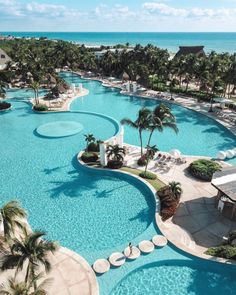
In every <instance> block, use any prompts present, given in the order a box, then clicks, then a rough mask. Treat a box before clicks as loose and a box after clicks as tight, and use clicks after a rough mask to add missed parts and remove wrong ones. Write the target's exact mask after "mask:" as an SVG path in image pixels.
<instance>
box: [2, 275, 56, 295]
mask: <svg viewBox="0 0 236 295" xmlns="http://www.w3.org/2000/svg"><path fill="white" fill-rule="evenodd" d="M42 277H43V275H42V273H40V274H38V275H37V276H35V278H30V280H29V282H27V283H25V282H19V281H16V278H9V279H8V281H7V284H3V285H2V286H1V287H0V295H46V294H47V292H46V289H45V288H46V286H48V285H49V284H50V283H51V281H52V280H51V279H46V280H43V281H42V282H41V283H40V284H39V285H38V286H37V289H36V290H35V291H33V292H32V288H33V286H34V284H35V282H37V281H39V280H41V279H42Z"/></svg>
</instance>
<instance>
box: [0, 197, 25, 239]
mask: <svg viewBox="0 0 236 295" xmlns="http://www.w3.org/2000/svg"><path fill="white" fill-rule="evenodd" d="M0 213H1V215H2V221H3V227H4V236H5V238H6V239H7V240H8V239H10V238H12V237H13V236H14V233H15V230H16V229H17V228H19V229H23V228H24V224H23V223H22V219H25V218H27V214H26V212H25V210H24V209H23V208H22V207H21V206H20V204H19V203H18V202H17V201H11V202H8V203H6V204H5V205H4V206H3V207H2V208H1V209H0Z"/></svg>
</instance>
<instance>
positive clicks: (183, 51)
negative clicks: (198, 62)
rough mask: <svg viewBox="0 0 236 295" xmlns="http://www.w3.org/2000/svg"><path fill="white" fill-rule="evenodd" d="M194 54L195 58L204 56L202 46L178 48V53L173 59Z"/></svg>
mask: <svg viewBox="0 0 236 295" xmlns="http://www.w3.org/2000/svg"><path fill="white" fill-rule="evenodd" d="M188 54H195V55H197V56H205V55H206V54H205V51H204V46H179V51H178V52H177V53H176V55H175V57H179V56H181V55H188Z"/></svg>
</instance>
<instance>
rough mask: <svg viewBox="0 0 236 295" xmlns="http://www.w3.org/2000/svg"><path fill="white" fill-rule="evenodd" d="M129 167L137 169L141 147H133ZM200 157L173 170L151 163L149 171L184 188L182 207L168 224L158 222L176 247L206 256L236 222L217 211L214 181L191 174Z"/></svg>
mask: <svg viewBox="0 0 236 295" xmlns="http://www.w3.org/2000/svg"><path fill="white" fill-rule="evenodd" d="M131 150H132V152H131V154H130V156H129V157H126V161H127V165H128V166H130V167H133V168H138V169H143V168H140V167H138V166H137V163H136V162H137V159H138V158H139V156H140V152H139V148H135V147H132V149H131ZM197 158H207V157H187V158H186V160H187V162H186V163H185V164H174V165H173V166H172V167H171V168H170V169H166V168H164V169H162V168H159V167H156V165H155V161H150V164H149V166H148V170H150V171H152V172H154V173H156V174H157V176H158V178H159V179H160V180H161V181H163V182H164V183H168V182H170V181H178V182H180V183H181V185H182V189H183V194H182V197H181V203H180V206H179V208H178V210H177V212H176V214H175V216H174V217H173V218H172V219H169V220H168V221H166V222H164V223H163V222H161V220H160V219H158V220H157V223H158V226H159V228H160V229H161V231H162V232H163V234H164V235H165V236H166V237H167V238H168V239H169V240H170V241H171V242H173V243H174V244H175V245H176V246H178V247H180V248H182V249H183V248H185V250H186V251H189V252H194V253H195V254H196V255H201V254H203V253H204V252H205V251H206V249H207V248H209V247H211V246H216V245H219V244H220V243H221V242H222V237H223V236H224V235H227V234H228V232H229V231H230V230H232V229H235V228H236V222H232V221H230V220H229V219H227V218H225V217H223V216H222V215H221V214H220V213H219V212H218V210H217V209H216V208H215V195H216V193H217V191H216V189H215V188H214V187H213V186H212V185H211V184H210V182H204V181H200V180H197V179H195V178H193V177H192V176H191V175H190V174H189V172H188V171H187V167H188V166H189V164H190V163H191V162H192V161H194V160H196V159H197Z"/></svg>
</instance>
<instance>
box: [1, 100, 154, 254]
mask: <svg viewBox="0 0 236 295" xmlns="http://www.w3.org/2000/svg"><path fill="white" fill-rule="evenodd" d="M19 96H21V94H19ZM11 102H12V104H13V109H12V111H10V112H8V113H4V114H3V113H2V114H0V126H1V137H0V143H1V144H0V158H1V169H0V187H1V192H0V195H1V200H0V203H1V204H0V205H2V204H3V203H4V202H6V201H8V200H11V199H18V200H20V201H21V203H22V205H23V206H24V207H25V208H26V209H27V211H28V212H29V220H30V224H31V225H32V226H33V228H34V229H45V230H47V232H48V235H49V237H50V238H51V239H55V240H59V241H60V243H61V244H62V245H63V246H66V247H68V248H71V249H73V250H75V251H78V252H80V253H82V252H84V253H85V252H92V253H95V252H96V251H100V250H104V249H110V248H112V247H114V246H118V245H120V244H122V243H127V242H128V241H129V240H132V239H133V238H135V237H136V236H138V235H140V234H141V233H142V232H143V231H145V230H146V228H147V227H148V226H149V225H150V224H151V222H152V220H153V217H154V212H155V208H154V202H153V198H152V195H151V193H150V191H149V190H148V189H147V188H146V186H144V185H143V184H141V183H140V182H139V181H137V180H135V179H133V178H131V177H130V176H125V175H121V174H119V175H114V174H113V173H105V172H104V173H103V172H100V173H98V172H96V171H90V170H87V169H85V168H84V169H82V168H81V167H80V166H79V164H78V163H77V160H76V155H77V152H78V151H80V150H81V149H82V148H84V146H85V141H84V134H87V133H89V132H91V133H93V134H94V135H95V136H96V137H97V138H101V139H104V140H105V139H107V138H109V137H111V136H113V135H114V134H115V133H116V132H117V125H116V124H115V122H113V121H111V120H110V119H105V118H104V117H100V116H96V115H89V114H84V113H78V112H65V113H51V114H35V113H33V112H32V111H31V107H30V105H28V104H27V103H25V102H22V101H19V100H17V99H15V100H12V101H11ZM54 121H75V122H79V123H80V124H82V125H83V126H84V129H83V132H80V133H78V134H76V135H73V136H70V137H62V138H44V137H41V136H38V134H37V132H36V128H37V127H38V126H41V125H42V124H47V123H50V122H54ZM90 257H92V256H90ZM91 259H92V258H91Z"/></svg>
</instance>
